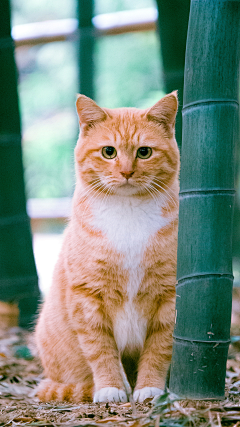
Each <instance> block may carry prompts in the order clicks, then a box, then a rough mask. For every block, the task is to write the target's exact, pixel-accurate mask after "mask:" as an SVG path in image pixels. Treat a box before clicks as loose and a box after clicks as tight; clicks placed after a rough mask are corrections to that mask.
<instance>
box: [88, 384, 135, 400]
mask: <svg viewBox="0 0 240 427" xmlns="http://www.w3.org/2000/svg"><path fill="white" fill-rule="evenodd" d="M127 400H128V399H127V395H126V393H125V391H124V390H119V388H116V387H104V388H101V389H100V390H98V391H96V393H94V398H93V402H94V403H98V402H123V403H125V402H127Z"/></svg>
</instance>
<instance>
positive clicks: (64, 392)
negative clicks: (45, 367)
mask: <svg viewBox="0 0 240 427" xmlns="http://www.w3.org/2000/svg"><path fill="white" fill-rule="evenodd" d="M36 395H37V397H38V398H39V400H41V401H42V402H49V401H50V400H56V401H59V402H63V401H66V402H72V403H79V402H91V401H92V400H93V384H91V382H86V383H83V384H63V383H58V382H56V381H52V380H51V379H49V378H46V379H45V380H42V381H41V382H40V384H39V386H38V388H37V391H36Z"/></svg>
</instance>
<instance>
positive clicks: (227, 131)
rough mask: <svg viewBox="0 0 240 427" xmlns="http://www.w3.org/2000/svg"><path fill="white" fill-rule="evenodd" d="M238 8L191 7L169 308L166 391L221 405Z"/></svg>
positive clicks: (233, 0)
mask: <svg viewBox="0 0 240 427" xmlns="http://www.w3.org/2000/svg"><path fill="white" fill-rule="evenodd" d="M239 24H240V1H239V0H214V1H213V0H204V1H202V0H192V1H191V10H190V18H189V28H188V38H187V48H186V62H185V79H184V80H185V82H184V104H183V146H182V160H181V163H182V166H181V187H180V213H179V243H178V267H177V279H178V284H177V292H176V293H177V302H176V324H175V330H174V345H173V356H172V367H171V375H170V390H171V391H172V392H174V393H176V394H178V395H179V396H181V397H184V398H192V399H221V398H223V397H224V385H225V373H226V360H227V352H228V345H229V338H230V321H231V298H232V282H233V276H232V253H231V252H232V235H231V232H232V214H233V205H234V145H235V142H236V140H237V139H238V87H239V86H238V84H239V81H238V67H239Z"/></svg>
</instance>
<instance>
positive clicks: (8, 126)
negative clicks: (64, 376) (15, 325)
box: [0, 0, 39, 327]
mask: <svg viewBox="0 0 240 427" xmlns="http://www.w3.org/2000/svg"><path fill="white" fill-rule="evenodd" d="M0 64H1V78H0V300H2V301H9V302H11V301H17V302H18V304H19V308H20V325H21V326H24V327H27V326H30V324H31V322H32V320H33V318H34V315H35V313H36V308H37V301H38V298H39V290H38V278H37V272H36V267H35V262H34V257H33V250H32V238H31V232H30V223H29V218H28V216H27V213H26V199H25V191H24V180H23V166H22V150H21V129H20V116H19V108H18V94H17V80H16V66H15V62H14V45H13V41H12V38H11V25H10V4H9V0H1V2H0Z"/></svg>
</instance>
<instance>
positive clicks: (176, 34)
mask: <svg viewBox="0 0 240 427" xmlns="http://www.w3.org/2000/svg"><path fill="white" fill-rule="evenodd" d="M157 6H158V30H159V34H160V41H161V56H162V64H163V79H164V83H165V88H166V92H167V93H169V92H172V91H173V90H176V89H177V90H178V99H179V109H178V114H177V119H176V140H177V143H178V145H179V147H181V144H182V103H183V82H184V62H185V49H186V40H187V29H188V18H189V10H190V0H157Z"/></svg>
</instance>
